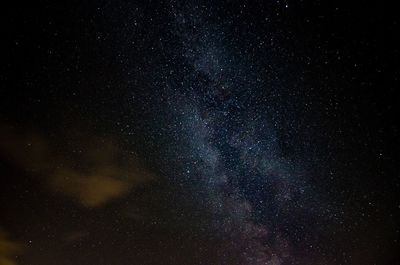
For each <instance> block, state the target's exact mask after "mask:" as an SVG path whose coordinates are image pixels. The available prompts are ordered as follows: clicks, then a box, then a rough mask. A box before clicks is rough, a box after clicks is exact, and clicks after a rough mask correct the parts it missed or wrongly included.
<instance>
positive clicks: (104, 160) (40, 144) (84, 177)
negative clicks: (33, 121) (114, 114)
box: [0, 126, 154, 207]
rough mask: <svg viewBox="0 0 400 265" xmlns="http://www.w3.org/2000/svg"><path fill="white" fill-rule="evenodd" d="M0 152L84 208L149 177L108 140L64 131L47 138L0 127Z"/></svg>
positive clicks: (139, 166) (94, 205)
mask: <svg viewBox="0 0 400 265" xmlns="http://www.w3.org/2000/svg"><path fill="white" fill-rule="evenodd" d="M0 155H2V156H3V157H4V158H5V159H7V160H9V161H10V162H12V163H14V164H16V165H17V166H18V167H21V168H23V169H24V170H27V171H31V172H34V173H36V174H38V175H40V176H44V177H45V178H46V180H47V181H46V183H47V184H48V185H49V187H50V189H51V190H52V191H55V192H57V193H59V194H62V195H64V196H66V197H69V198H71V199H73V200H75V201H77V202H78V203H80V204H81V205H83V206H86V207H101V206H103V205H105V204H106V203H108V202H110V201H112V200H114V199H118V198H120V197H123V196H124V195H127V194H128V193H129V191H130V190H131V189H133V188H135V187H136V186H137V185H139V184H141V183H144V182H146V181H148V180H151V179H153V178H154V176H153V174H152V173H150V172H149V171H148V170H146V169H145V168H144V167H143V166H142V165H140V163H139V162H138V159H137V158H135V157H134V156H133V155H131V154H127V153H126V152H125V151H124V150H123V149H122V148H120V146H119V145H118V144H117V143H116V141H113V140H112V139H105V138H101V137H96V136H92V135H89V134H88V133H87V132H86V133H82V132H79V133H76V132H72V133H68V135H67V136H65V137H64V138H62V137H58V138H57V139H56V141H50V139H46V138H45V137H42V136H40V135H39V134H35V133H32V132H28V133H27V132H20V131H18V130H15V129H13V128H10V127H5V126H3V127H0Z"/></svg>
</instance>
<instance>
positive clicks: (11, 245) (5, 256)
mask: <svg viewBox="0 0 400 265" xmlns="http://www.w3.org/2000/svg"><path fill="white" fill-rule="evenodd" d="M21 251H22V246H21V244H18V243H16V242H14V241H12V240H10V239H9V238H8V237H7V234H6V233H5V231H3V230H2V229H1V228H0V265H16V264H17V263H16V261H15V259H14V256H15V255H16V254H18V253H20V252H21Z"/></svg>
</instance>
